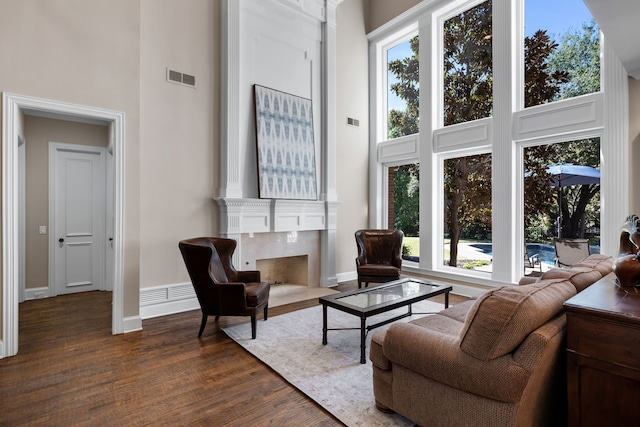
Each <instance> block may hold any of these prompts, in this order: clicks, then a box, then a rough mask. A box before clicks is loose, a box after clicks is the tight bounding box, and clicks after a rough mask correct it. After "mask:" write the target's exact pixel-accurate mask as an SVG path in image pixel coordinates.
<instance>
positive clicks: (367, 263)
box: [356, 230, 404, 288]
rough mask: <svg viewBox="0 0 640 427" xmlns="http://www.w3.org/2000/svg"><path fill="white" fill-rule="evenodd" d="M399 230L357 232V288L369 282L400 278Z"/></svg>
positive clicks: (401, 233)
mask: <svg viewBox="0 0 640 427" xmlns="http://www.w3.org/2000/svg"><path fill="white" fill-rule="evenodd" d="M403 238H404V233H403V232H402V231H400V230H358V231H356V244H357V245H358V258H356V268H357V270H358V288H361V287H362V282H364V283H365V287H367V286H369V282H373V283H384V282H390V281H392V280H396V279H399V278H400V270H401V268H402V239H403Z"/></svg>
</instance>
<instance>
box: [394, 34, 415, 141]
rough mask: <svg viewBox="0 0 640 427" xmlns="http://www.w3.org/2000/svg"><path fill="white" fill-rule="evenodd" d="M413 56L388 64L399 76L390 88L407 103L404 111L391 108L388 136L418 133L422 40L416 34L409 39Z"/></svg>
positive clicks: (395, 136) (396, 136)
mask: <svg viewBox="0 0 640 427" xmlns="http://www.w3.org/2000/svg"><path fill="white" fill-rule="evenodd" d="M409 46H410V47H411V52H412V53H413V54H412V56H410V57H408V58H404V59H398V60H395V61H391V62H389V64H388V67H389V71H391V72H392V73H393V74H394V75H395V76H396V77H397V78H398V82H397V83H394V84H392V85H391V87H390V89H391V91H392V92H393V93H395V94H396V95H397V96H398V97H400V98H401V99H403V100H404V101H405V102H406V103H407V108H406V109H405V110H404V111H398V110H391V111H390V112H389V118H388V123H389V129H388V138H389V139H392V138H398V137H400V136H404V135H411V134H414V133H418V131H419V123H420V119H419V118H420V115H419V107H420V85H419V81H420V76H419V65H420V55H419V46H420V41H419V39H418V36H415V37H414V38H412V39H411V40H410V41H409Z"/></svg>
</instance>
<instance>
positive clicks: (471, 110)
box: [443, 0, 493, 126]
mask: <svg viewBox="0 0 640 427" xmlns="http://www.w3.org/2000/svg"><path fill="white" fill-rule="evenodd" d="M491 11H492V2H491V0H488V1H485V2H484V3H481V4H479V5H477V6H475V7H473V8H471V9H469V10H467V11H464V12H462V13H460V14H459V15H457V16H454V17H452V18H450V19H449V20H447V21H446V22H445V23H444V28H443V30H444V124H445V126H447V125H452V124H456V123H463V122H468V121H471V120H477V119H481V118H484V117H489V116H490V115H491V110H492V108H493V92H492V91H493V59H492V55H491V52H492V50H491V49H492V42H491V41H492V31H493V30H492V19H491Z"/></svg>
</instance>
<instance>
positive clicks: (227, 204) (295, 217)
mask: <svg viewBox="0 0 640 427" xmlns="http://www.w3.org/2000/svg"><path fill="white" fill-rule="evenodd" d="M215 201H216V203H217V204H218V207H219V209H220V223H221V224H220V225H221V230H220V232H221V234H225V235H237V234H243V233H278V232H289V231H313V230H327V229H328V225H327V208H326V205H327V204H326V203H325V202H322V201H316V200H279V199H229V198H217V199H215Z"/></svg>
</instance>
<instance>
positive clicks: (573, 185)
mask: <svg viewBox="0 0 640 427" xmlns="http://www.w3.org/2000/svg"><path fill="white" fill-rule="evenodd" d="M524 162H525V180H524V215H525V217H524V227H525V228H524V240H525V245H526V248H527V252H528V254H529V255H532V254H538V256H539V259H540V260H541V261H542V263H543V266H545V265H546V267H550V266H553V265H554V249H553V239H554V238H556V237H568V238H587V239H589V240H590V246H591V252H592V253H594V252H599V246H600V138H590V139H583V140H577V141H569V142H564V143H557V144H548V145H539V146H534V147H528V148H525V150H524Z"/></svg>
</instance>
